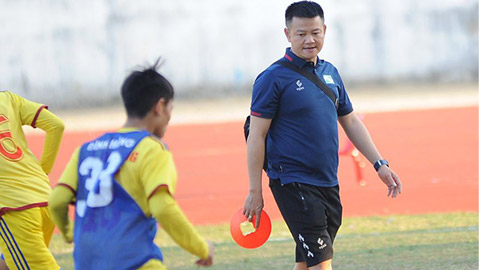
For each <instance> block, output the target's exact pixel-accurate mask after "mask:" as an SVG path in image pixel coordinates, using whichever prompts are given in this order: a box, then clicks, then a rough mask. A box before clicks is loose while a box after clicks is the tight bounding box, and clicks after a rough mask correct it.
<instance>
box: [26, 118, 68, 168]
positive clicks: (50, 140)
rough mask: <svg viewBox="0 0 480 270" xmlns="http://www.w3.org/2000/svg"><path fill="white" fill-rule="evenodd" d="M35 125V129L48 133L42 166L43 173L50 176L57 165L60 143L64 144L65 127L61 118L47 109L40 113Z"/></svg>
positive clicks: (41, 161)
mask: <svg viewBox="0 0 480 270" xmlns="http://www.w3.org/2000/svg"><path fill="white" fill-rule="evenodd" d="M34 125H35V126H34V127H38V128H40V129H42V130H44V131H45V132H46V136H45V143H44V145H43V153H42V157H41V159H40V165H41V166H42V169H43V171H44V172H45V173H46V174H49V173H50V171H51V170H52V168H53V164H54V163H55V159H56V157H57V153H58V149H59V148H60V143H61V142H62V136H63V130H64V129H65V125H64V124H63V121H62V120H61V119H60V118H58V117H57V116H56V115H54V114H53V113H51V112H50V111H48V110H47V109H42V110H41V111H40V114H39V115H38V118H37V119H36V122H35V123H34Z"/></svg>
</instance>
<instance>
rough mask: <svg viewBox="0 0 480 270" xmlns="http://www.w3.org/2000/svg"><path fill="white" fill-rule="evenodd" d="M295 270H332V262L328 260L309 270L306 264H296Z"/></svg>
mask: <svg viewBox="0 0 480 270" xmlns="http://www.w3.org/2000/svg"><path fill="white" fill-rule="evenodd" d="M293 270H332V260H331V259H330V260H326V261H323V262H321V263H319V264H317V265H315V266H311V267H308V268H307V263H306V262H297V263H295V266H294V267H293Z"/></svg>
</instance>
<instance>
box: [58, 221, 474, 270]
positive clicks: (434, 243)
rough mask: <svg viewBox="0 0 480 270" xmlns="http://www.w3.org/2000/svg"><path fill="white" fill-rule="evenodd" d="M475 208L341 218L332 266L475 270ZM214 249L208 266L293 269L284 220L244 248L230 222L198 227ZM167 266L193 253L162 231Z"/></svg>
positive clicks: (68, 265)
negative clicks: (261, 241)
mask: <svg viewBox="0 0 480 270" xmlns="http://www.w3.org/2000/svg"><path fill="white" fill-rule="evenodd" d="M478 221H479V216H478V213H449V214H428V215H412V216H408V215H394V216H379V217H377V216H375V217H355V218H345V219H344V221H343V225H342V227H341V228H340V231H339V234H338V238H337V240H336V241H335V256H334V262H333V267H334V269H341V270H343V269H356V270H358V269H360V270H361V269H375V270H383V269H392V270H393V269H395V270H398V269H408V270H412V269H428V270H431V269H478V267H479V263H478V255H479V250H478V243H479V242H478V240H479V239H478V236H479V234H478ZM197 229H198V231H199V232H200V234H201V235H203V236H204V237H205V238H207V239H210V240H211V241H212V242H213V243H214V245H215V248H216V254H215V262H214V263H215V265H214V266H213V267H211V268H209V269H232V270H242V269H245V270H246V269H259V270H260V269H291V268H292V266H293V261H294V258H293V256H294V255H293V254H294V244H293V240H292V239H291V237H290V234H289V232H288V230H287V228H286V226H285V224H284V223H283V222H282V221H274V222H272V235H271V236H270V239H269V240H268V241H267V243H265V245H263V246H262V247H260V248H258V249H252V250H249V249H243V248H241V247H239V246H237V245H236V244H235V243H234V242H233V240H232V239H231V237H230V231H229V225H228V224H221V225H212V226H199V227H197ZM156 241H157V244H158V245H159V246H161V248H162V251H163V253H164V257H165V264H166V265H167V267H168V269H170V270H174V269H197V267H196V266H195V265H194V261H195V259H196V258H195V257H193V256H192V255H190V254H188V253H186V252H185V251H183V250H182V249H181V248H179V247H178V246H177V245H175V243H173V241H172V240H171V239H170V238H169V237H168V236H167V235H166V234H165V233H164V232H163V231H161V230H159V233H158V235H157V238H156ZM50 248H51V250H52V252H53V253H54V255H55V257H56V258H57V260H58V262H59V264H60V266H61V267H62V269H63V270H69V269H73V266H72V264H73V261H72V249H73V247H72V246H71V245H67V244H65V243H63V241H62V239H61V237H60V236H59V235H55V236H54V238H53V240H52V243H51V245H50Z"/></svg>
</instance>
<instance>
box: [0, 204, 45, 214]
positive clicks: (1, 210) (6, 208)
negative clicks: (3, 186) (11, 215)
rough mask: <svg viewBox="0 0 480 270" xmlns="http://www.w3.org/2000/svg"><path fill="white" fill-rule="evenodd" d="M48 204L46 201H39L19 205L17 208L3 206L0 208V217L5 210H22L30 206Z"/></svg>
mask: <svg viewBox="0 0 480 270" xmlns="http://www.w3.org/2000/svg"><path fill="white" fill-rule="evenodd" d="M45 206H48V202H41V203H32V204H28V205H24V206H20V207H17V208H11V207H3V208H2V209H0V217H1V216H2V215H3V214H5V213H6V212H7V211H22V210H27V209H30V208H35V207H45Z"/></svg>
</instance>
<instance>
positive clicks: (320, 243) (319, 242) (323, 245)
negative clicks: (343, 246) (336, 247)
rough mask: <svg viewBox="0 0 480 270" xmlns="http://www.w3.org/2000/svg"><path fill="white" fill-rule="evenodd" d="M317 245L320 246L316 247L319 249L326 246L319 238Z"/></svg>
mask: <svg viewBox="0 0 480 270" xmlns="http://www.w3.org/2000/svg"><path fill="white" fill-rule="evenodd" d="M317 243H318V244H319V245H320V246H319V247H318V248H319V249H324V248H325V247H326V246H327V244H326V243H324V242H323V240H322V238H320V237H319V238H318V240H317Z"/></svg>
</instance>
